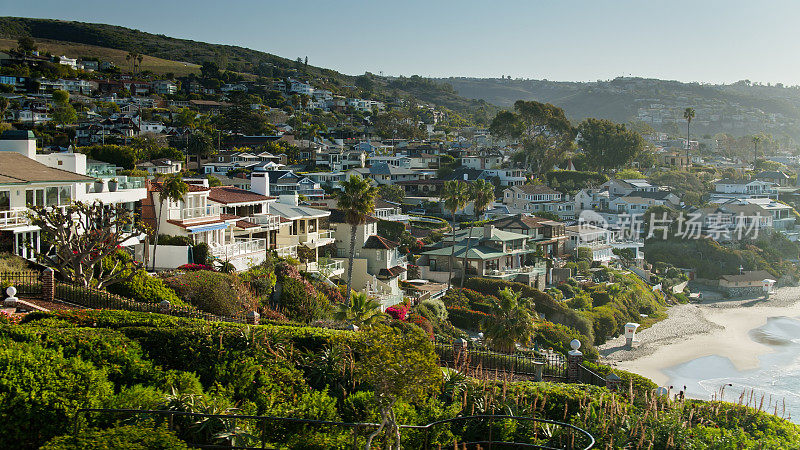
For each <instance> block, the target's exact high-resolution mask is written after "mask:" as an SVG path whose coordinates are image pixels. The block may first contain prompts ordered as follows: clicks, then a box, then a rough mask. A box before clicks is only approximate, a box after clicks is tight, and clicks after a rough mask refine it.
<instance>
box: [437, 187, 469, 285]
mask: <svg viewBox="0 0 800 450" xmlns="http://www.w3.org/2000/svg"><path fill="white" fill-rule="evenodd" d="M442 200H444V207H445V209H446V210H448V211H450V212H451V213H453V242H452V244H453V245H452V246H451V247H450V261H449V263H448V264H447V265H448V269H449V270H450V273H449V274H448V275H447V289H448V290H449V289H450V285H451V281H452V279H453V262H454V260H455V251H456V212H458V211H459V210H461V209H464V207H465V206H466V205H467V184H466V183H462V182H461V181H458V180H452V181H446V182H445V183H444V186H443V187H442ZM462 278H463V277H462Z"/></svg>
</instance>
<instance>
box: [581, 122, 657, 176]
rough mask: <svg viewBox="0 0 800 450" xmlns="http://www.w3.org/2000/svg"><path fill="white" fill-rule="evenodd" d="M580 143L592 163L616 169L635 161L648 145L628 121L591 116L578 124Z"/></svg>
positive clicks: (595, 165)
mask: <svg viewBox="0 0 800 450" xmlns="http://www.w3.org/2000/svg"><path fill="white" fill-rule="evenodd" d="M578 145H579V146H580V147H581V148H583V152H584V153H585V154H586V156H587V158H588V162H589V164H590V165H591V166H593V167H597V168H602V169H615V168H618V167H623V166H625V165H626V164H628V163H630V162H631V161H633V160H634V158H636V157H637V156H638V154H639V153H640V152H641V151H642V149H643V148H644V140H643V139H642V136H641V135H640V134H639V133H637V132H635V131H631V130H629V129H627V128H626V127H625V125H624V124H621V123H614V122H612V121H610V120H606V119H593V118H589V119H586V120H584V121H583V122H581V124H580V125H579V126H578Z"/></svg>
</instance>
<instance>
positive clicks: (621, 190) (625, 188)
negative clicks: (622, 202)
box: [600, 178, 659, 198]
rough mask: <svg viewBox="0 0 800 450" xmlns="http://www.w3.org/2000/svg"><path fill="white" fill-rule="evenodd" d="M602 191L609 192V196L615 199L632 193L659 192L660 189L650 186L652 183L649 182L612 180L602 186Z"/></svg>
mask: <svg viewBox="0 0 800 450" xmlns="http://www.w3.org/2000/svg"><path fill="white" fill-rule="evenodd" d="M600 189H605V190H607V191H608V193H609V195H610V196H611V197H612V198H614V197H619V196H622V195H628V194H630V193H631V192H655V191H657V190H659V187H658V186H656V185H653V184H650V182H648V181H647V180H638V179H629V180H617V179H614V178H612V179H610V180H608V181H606V182H605V183H603V184H601V185H600Z"/></svg>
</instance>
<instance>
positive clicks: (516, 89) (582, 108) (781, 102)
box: [437, 77, 800, 140]
mask: <svg viewBox="0 0 800 450" xmlns="http://www.w3.org/2000/svg"><path fill="white" fill-rule="evenodd" d="M437 81H439V82H442V83H447V84H449V85H451V86H452V87H453V88H454V89H455V91H456V92H458V94H459V95H460V96H462V97H466V98H473V99H482V100H485V101H487V102H489V103H492V104H495V105H498V106H500V107H505V108H508V107H511V106H512V105H513V104H514V102H515V101H517V100H520V99H521V100H536V101H540V102H546V103H552V104H554V105H557V106H559V107H561V108H563V109H564V111H565V112H566V113H567V116H569V118H570V120H573V121H580V120H583V119H585V118H587V117H597V118H604V119H609V120H613V121H615V122H621V123H627V122H631V121H641V122H644V123H646V124H648V125H650V126H652V127H653V128H654V129H656V130H657V131H664V132H670V133H675V134H678V135H680V134H681V133H683V134H685V132H686V121H685V120H684V119H683V110H684V109H685V108H686V107H689V106H691V107H693V108H695V110H696V112H697V116H696V117H695V119H694V120H693V121H692V134H693V135H696V136H698V137H699V136H702V135H703V134H712V135H713V134H715V133H728V134H732V135H735V136H741V135H745V134H755V133H762V132H769V133H771V134H773V135H775V136H780V135H782V134H788V135H789V136H792V137H793V138H794V139H795V140H797V139H798V138H800V89H798V88H797V87H785V86H783V85H782V84H780V83H778V84H776V85H771V86H770V85H761V84H755V83H751V82H750V81H748V80H743V81H739V82H737V83H733V84H729V85H712V84H699V83H681V82H679V81H668V80H657V79H645V78H630V77H625V78H623V77H620V78H615V79H613V80H608V81H596V82H585V83H582V82H559V81H548V80H523V79H516V80H511V79H498V78H457V77H454V78H442V79H437ZM753 119H755V120H753ZM751 120H752V121H751Z"/></svg>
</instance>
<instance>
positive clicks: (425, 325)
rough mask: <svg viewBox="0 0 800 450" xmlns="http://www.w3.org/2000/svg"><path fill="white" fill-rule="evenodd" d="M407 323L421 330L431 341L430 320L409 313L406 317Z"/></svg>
mask: <svg viewBox="0 0 800 450" xmlns="http://www.w3.org/2000/svg"><path fill="white" fill-rule="evenodd" d="M408 322H410V323H413V324H414V325H416V326H418V327H420V328H422V331H424V332H425V334H427V335H428V337H429V338H431V339H433V324H432V323H431V321H430V320H428V319H427V318H425V317H424V316H422V315H420V314H417V313H411V314H409V315H408Z"/></svg>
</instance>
